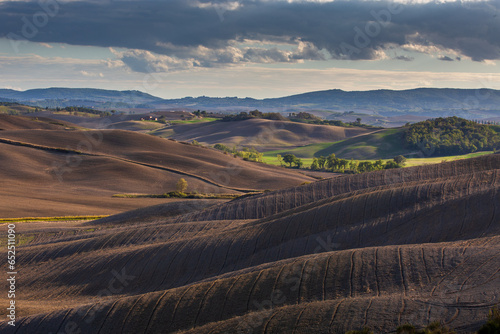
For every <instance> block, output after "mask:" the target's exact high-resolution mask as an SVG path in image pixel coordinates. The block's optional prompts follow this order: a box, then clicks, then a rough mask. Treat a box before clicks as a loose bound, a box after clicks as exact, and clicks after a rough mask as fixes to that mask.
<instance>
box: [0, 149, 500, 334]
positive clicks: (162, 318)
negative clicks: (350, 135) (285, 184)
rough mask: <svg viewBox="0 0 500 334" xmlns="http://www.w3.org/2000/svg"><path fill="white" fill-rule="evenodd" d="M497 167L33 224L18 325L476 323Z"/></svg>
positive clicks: (487, 302) (180, 327)
mask: <svg viewBox="0 0 500 334" xmlns="http://www.w3.org/2000/svg"><path fill="white" fill-rule="evenodd" d="M499 167H500V155H498V154H497V155H490V156H487V157H482V158H477V159H470V160H464V161H458V162H452V163H444V164H438V165H433V166H424V167H416V168H408V169H403V170H386V171H381V172H373V173H366V174H361V175H352V176H345V177H339V178H336V179H330V180H323V181H318V182H315V183H312V184H309V185H305V186H301V187H295V188H290V189H285V190H281V191H278V192H270V193H266V194H262V195H259V196H256V197H249V198H244V199H239V200H235V201H233V202H230V203H226V204H221V205H217V206H213V207H211V208H204V209H201V210H197V208H196V207H191V208H190V211H191V212H190V213H188V214H181V215H179V216H177V217H167V215H165V216H164V218H162V217H161V214H160V215H155V214H154V213H153V212H156V213H158V210H159V209H158V208H157V207H155V208H151V212H152V214H149V213H148V212H147V210H143V211H141V212H140V213H138V212H137V211H136V212H133V213H130V214H129V215H127V214H124V215H121V216H117V217H111V218H108V219H106V220H100V221H99V220H98V221H94V222H90V223H84V224H69V225H65V227H64V228H63V227H62V226H63V225H60V227H57V226H56V225H50V227H49V226H47V227H44V226H33V227H32V228H31V229H26V230H23V232H22V233H21V234H22V237H23V238H24V239H23V240H27V241H26V242H25V244H24V245H23V246H21V247H19V257H18V262H19V263H18V266H19V267H22V268H23V272H24V274H23V275H20V276H19V280H20V281H19V284H20V286H22V287H23V289H20V291H19V296H18V298H17V301H18V303H19V306H20V307H19V310H22V311H20V312H22V314H21V316H24V317H23V318H21V319H20V320H19V322H18V327H16V333H18V334H20V333H36V332H40V333H41V332H43V333H48V332H57V331H60V330H61V329H64V328H70V327H71V328H77V329H79V330H81V332H82V333H111V332H117V333H134V334H136V333H165V332H168V333H212V334H213V333H236V332H245V333H250V332H252V333H267V332H287V333H304V334H305V333H308V334H309V333H345V331H347V330H349V329H360V328H361V327H363V326H369V327H371V328H372V329H374V330H375V332H377V333H388V332H391V331H393V330H394V329H395V328H396V327H397V326H398V325H400V324H403V323H408V322H410V323H413V324H415V325H417V326H424V325H426V324H428V323H429V322H431V321H435V320H440V321H443V322H446V324H447V325H449V326H451V327H453V328H455V329H457V331H458V332H459V333H469V332H471V331H474V330H477V329H478V328H479V326H480V325H481V324H482V323H484V322H485V319H486V315H487V313H488V310H489V309H490V308H491V307H492V306H493V305H495V304H496V303H498V301H499V300H500V285H499V282H500V276H499V275H500V274H499V273H500V272H499V271H498V268H499V266H500V235H499V233H500V216H499V212H500V198H499V196H498V194H499V192H498V190H499V189H500V169H499ZM203 207H204V206H203ZM141 215H143V216H144V220H143V221H141V220H140V218H139V217H140V216H141ZM152 216H154V218H151V217H152ZM117 275H118V276H117ZM1 298H2V299H5V298H6V297H5V296H2V297H1ZM4 302H5V301H4ZM3 312H5V311H3ZM0 330H1V331H2V332H5V333H11V332H14V331H13V330H11V329H9V327H8V325H7V324H6V323H5V322H3V323H1V324H0Z"/></svg>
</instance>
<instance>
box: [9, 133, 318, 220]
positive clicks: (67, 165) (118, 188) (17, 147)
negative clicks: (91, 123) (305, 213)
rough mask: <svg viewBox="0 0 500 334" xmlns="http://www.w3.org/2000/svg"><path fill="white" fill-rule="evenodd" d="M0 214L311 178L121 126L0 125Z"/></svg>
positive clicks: (90, 209) (113, 204) (74, 210)
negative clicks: (182, 186) (179, 188)
mask: <svg viewBox="0 0 500 334" xmlns="http://www.w3.org/2000/svg"><path fill="white" fill-rule="evenodd" d="M0 173H1V175H2V178H0V217H27V216H28V217H29V216H57V215H88V214H90V215H93V214H113V213H118V212H123V211H127V210H130V209H135V208H139V207H144V206H148V205H153V204H159V203H162V202H164V201H165V200H162V199H144V198H142V199H140V198H139V199H137V198H136V199H117V198H112V195H113V194H117V193H140V194H163V193H165V192H169V191H174V190H175V185H176V182H177V181H178V180H179V179H180V178H184V179H186V180H187V182H188V191H195V190H196V191H198V192H200V193H245V192H247V191H250V190H261V191H262V190H267V189H269V190H272V189H280V188H286V187H289V186H292V185H299V184H301V183H303V182H310V181H313V180H314V179H312V178H310V177H307V176H305V175H302V174H299V173H297V172H296V171H293V170H287V169H284V168H279V167H274V166H269V165H265V164H259V163H253V162H247V161H243V160H241V159H239V158H238V159H235V158H232V157H230V156H228V155H224V154H222V153H221V152H218V151H216V150H212V149H205V148H202V147H198V146H193V145H187V144H182V143H178V142H174V141H170V140H165V139H162V138H156V137H153V136H149V135H145V134H139V133H134V132H130V131H122V130H102V131H66V130H51V129H49V130H40V129H29V130H5V131H0Z"/></svg>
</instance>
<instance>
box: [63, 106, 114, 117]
mask: <svg viewBox="0 0 500 334" xmlns="http://www.w3.org/2000/svg"><path fill="white" fill-rule="evenodd" d="M56 111H68V112H73V113H75V114H76V113H79V112H83V113H87V114H93V115H99V116H101V117H106V116H111V115H112V114H114V113H115V112H116V111H115V110H112V111H111V112H109V111H102V110H96V109H92V108H85V107H66V108H64V109H61V108H59V107H57V108H56Z"/></svg>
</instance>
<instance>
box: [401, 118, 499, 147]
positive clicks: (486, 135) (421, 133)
mask: <svg viewBox="0 0 500 334" xmlns="http://www.w3.org/2000/svg"><path fill="white" fill-rule="evenodd" d="M404 143H405V145H406V146H407V147H408V148H411V149H418V150H422V151H423V152H424V153H425V154H426V155H427V156H446V155H457V154H467V153H473V152H476V151H484V150H494V149H497V148H499V147H500V135H499V134H498V133H497V132H495V131H494V130H493V128H492V127H491V126H488V125H482V124H477V123H476V122H473V121H468V120H466V119H463V118H459V117H456V116H453V117H447V118H436V119H431V120H427V121H423V122H419V123H415V124H411V125H409V126H408V127H407V129H406V131H405V134H404Z"/></svg>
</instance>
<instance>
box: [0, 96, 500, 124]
mask: <svg viewBox="0 0 500 334" xmlns="http://www.w3.org/2000/svg"><path fill="white" fill-rule="evenodd" d="M2 99H5V100H9V101H14V100H15V101H18V102H22V103H29V104H33V105H38V106H43V107H45V106H49V107H66V106H92V107H96V108H105V109H110V108H118V109H123V110H128V111H130V110H131V109H133V108H143V112H145V111H146V110H148V109H149V110H165V109H174V110H175V109H188V110H197V109H206V110H215V111H226V112H237V111H248V110H253V109H259V110H261V111H273V112H282V113H285V114H286V113H289V112H298V111H310V112H313V113H315V114H319V115H322V116H323V117H325V118H328V119H342V120H352V119H351V118H350V114H349V112H355V113H360V114H366V115H371V116H367V117H366V121H367V122H368V121H369V123H370V124H378V125H382V124H392V123H396V124H395V125H402V124H404V123H406V122H408V121H412V120H413V119H415V117H420V116H424V117H446V116H460V117H464V118H468V119H478V118H486V119H498V117H500V108H499V105H500V93H499V91H497V90H492V89H480V90H478V89H437V88H419V89H411V90H400V91H394V90H373V91H351V92H348V91H342V90H339V89H333V90H326V91H317V92H309V93H305V94H298V95H293V96H286V97H280V98H270V99H253V98H237V97H224V98H219V97H206V96H202V97H185V98H180V99H161V98H158V97H154V96H151V95H149V94H146V93H142V92H138V91H122V92H121V91H109V90H99V89H70V88H49V89H33V90H27V91H24V92H21V91H13V90H0V100H2ZM356 117H358V116H356ZM393 117H395V118H396V119H395V120H392V118H393ZM401 117H402V118H403V119H401ZM418 120H421V118H418ZM391 126H393V125H391Z"/></svg>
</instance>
